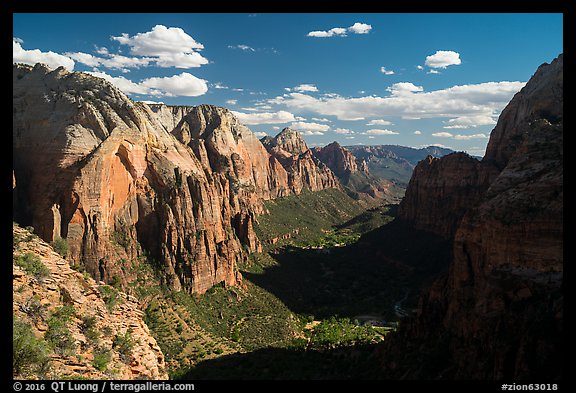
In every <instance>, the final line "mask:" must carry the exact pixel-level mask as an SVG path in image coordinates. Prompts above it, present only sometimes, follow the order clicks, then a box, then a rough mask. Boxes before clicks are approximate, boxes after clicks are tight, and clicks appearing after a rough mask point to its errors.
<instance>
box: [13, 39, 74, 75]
mask: <svg viewBox="0 0 576 393" xmlns="http://www.w3.org/2000/svg"><path fill="white" fill-rule="evenodd" d="M22 43H24V41H22V40H21V39H20V38H13V39H12V62H13V63H24V64H30V65H35V64H36V63H44V64H46V65H47V66H48V67H50V68H53V69H56V68H58V67H60V66H63V67H65V68H66V69H67V70H68V71H73V70H74V65H75V63H74V60H72V59H71V58H70V57H68V56H64V55H61V54H59V53H56V52H52V51H48V52H42V51H41V50H40V49H31V50H27V49H24V48H22Z"/></svg>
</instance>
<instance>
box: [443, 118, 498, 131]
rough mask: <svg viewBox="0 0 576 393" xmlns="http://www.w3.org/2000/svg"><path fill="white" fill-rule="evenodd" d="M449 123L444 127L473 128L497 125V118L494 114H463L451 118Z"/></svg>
mask: <svg viewBox="0 0 576 393" xmlns="http://www.w3.org/2000/svg"><path fill="white" fill-rule="evenodd" d="M447 123H448V124H449V125H447V126H444V127H443V128H472V127H478V126H491V125H495V124H496V120H495V119H494V118H493V117H492V116H482V115H479V116H461V117H457V118H455V119H450V120H448V122H447Z"/></svg>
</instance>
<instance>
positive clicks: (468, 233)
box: [384, 55, 564, 380]
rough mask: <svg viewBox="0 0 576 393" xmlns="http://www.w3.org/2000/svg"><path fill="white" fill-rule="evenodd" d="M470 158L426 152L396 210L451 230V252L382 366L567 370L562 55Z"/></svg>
mask: <svg viewBox="0 0 576 393" xmlns="http://www.w3.org/2000/svg"><path fill="white" fill-rule="evenodd" d="M472 160H473V159H471V158H470V157H467V156H465V155H462V154H460V153H459V154H457V155H449V156H446V157H443V158H441V159H439V160H437V159H431V158H428V159H427V160H426V161H425V162H423V163H420V164H419V165H418V168H417V169H418V170H417V171H415V173H414V177H413V179H412V180H411V182H410V186H409V188H408V190H407V192H406V197H407V199H406V202H405V203H404V202H403V206H401V209H400V210H401V211H400V217H401V218H402V219H404V220H406V221H408V222H411V223H412V224H413V225H415V226H419V227H420V228H425V229H426V230H428V231H430V232H433V233H437V234H441V235H443V236H445V237H448V238H453V243H454V246H453V261H452V263H451V267H450V271H449V274H448V275H447V276H445V277H443V278H442V279H439V280H438V281H436V283H435V284H434V285H433V286H432V288H431V289H430V290H429V291H428V292H427V293H425V294H423V296H422V297H421V299H420V305H419V308H418V313H417V315H416V317H415V318H413V319H411V320H409V321H407V322H406V324H405V327H404V328H403V329H401V331H400V333H399V334H398V336H396V337H395V338H394V339H392V340H389V342H388V343H387V344H386V346H385V353H386V357H387V358H388V359H395V360H385V361H384V366H385V369H386V370H387V372H388V373H390V375H391V376H396V377H400V378H410V379H412V378H415V379H421V378H426V379H430V378H432V379H436V378H446V379H507V380H520V379H528V378H530V379H534V378H546V379H558V378H561V377H562V372H563V371H562V368H563V362H562V361H563V360H562V359H563V356H562V350H563V345H564V344H563V342H562V337H563V327H562V319H563V294H562V282H563V56H562V55H560V56H559V57H558V58H557V59H555V60H554V61H552V63H551V64H543V65H541V66H540V67H539V68H538V70H537V71H536V73H535V74H534V76H533V77H532V78H531V79H530V80H529V81H528V83H527V84H526V86H525V87H524V88H523V89H522V90H521V91H520V92H518V93H517V94H516V95H515V96H514V98H513V99H512V100H511V102H510V103H509V104H508V106H507V107H506V108H505V109H504V110H503V111H502V114H501V115H500V118H499V120H498V123H497V125H496V127H495V128H494V130H493V132H492V134H491V136H490V141H489V144H488V148H487V151H486V155H485V156H484V158H483V159H482V161H475V160H474V161H472ZM448 194H452V195H453V196H452V197H450V196H449V195H448ZM437 201H440V202H442V203H438V202H437ZM466 201H468V205H467V203H466ZM439 209H444V210H446V211H453V212H454V213H455V214H453V215H451V214H446V213H444V212H439V211H438V210H439ZM435 221H436V222H435ZM392 354H394V355H396V354H397V355H398V357H395V356H392ZM415 356H417V357H418V359H419V360H418V362H415V360H414V359H415Z"/></svg>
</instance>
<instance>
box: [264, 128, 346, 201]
mask: <svg viewBox="0 0 576 393" xmlns="http://www.w3.org/2000/svg"><path fill="white" fill-rule="evenodd" d="M261 142H262V144H263V145H264V146H265V148H266V149H267V150H268V152H269V153H270V155H271V156H272V157H273V159H275V160H277V161H278V162H279V163H280V165H281V166H282V167H283V168H284V169H285V170H286V172H287V173H288V188H289V190H290V192H291V193H293V194H300V193H301V192H302V190H304V189H307V190H310V191H320V190H324V189H326V188H340V187H341V186H340V182H339V181H338V178H337V177H336V176H335V175H334V173H333V172H332V171H331V170H330V168H329V167H328V166H326V165H325V164H324V163H323V162H321V161H320V160H319V159H318V158H316V157H315V156H314V155H313V154H312V151H311V150H310V149H309V148H308V146H307V145H306V142H304V139H303V138H302V136H301V135H300V133H299V132H298V131H294V130H292V129H290V128H284V129H283V130H282V131H281V132H280V133H279V134H278V135H276V136H275V137H274V138H271V137H267V138H266V137H265V138H262V140H261Z"/></svg>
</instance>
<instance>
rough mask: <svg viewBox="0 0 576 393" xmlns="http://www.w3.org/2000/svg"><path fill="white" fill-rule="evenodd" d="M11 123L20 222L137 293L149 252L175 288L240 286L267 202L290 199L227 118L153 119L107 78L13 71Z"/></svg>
mask: <svg viewBox="0 0 576 393" xmlns="http://www.w3.org/2000/svg"><path fill="white" fill-rule="evenodd" d="M13 118H14V128H13V151H14V179H15V181H16V184H17V185H18V186H17V187H16V188H14V190H15V191H14V192H15V198H16V199H17V200H18V204H17V206H16V207H15V212H14V216H15V218H16V220H18V221H19V222H22V223H23V224H24V225H32V226H34V228H35V231H36V233H38V234H39V235H40V236H41V237H42V238H43V239H45V240H47V241H51V240H52V239H54V238H55V237H58V236H60V237H63V238H66V239H67V241H68V244H69V256H68V257H69V259H70V260H71V261H73V262H74V263H81V264H83V265H84V266H85V267H86V270H87V271H88V272H90V274H92V275H93V277H95V278H96V279H99V280H105V281H107V282H110V281H111V280H112V279H113V278H114V280H118V279H120V281H121V282H122V283H123V284H126V283H127V282H130V281H131V280H133V279H134V276H133V273H130V271H131V270H133V269H130V266H128V265H126V264H127V263H130V261H133V260H134V259H135V257H137V256H139V255H142V252H143V250H146V251H147V252H148V253H149V255H150V256H152V257H153V258H155V259H156V260H158V261H159V262H160V265H161V268H162V269H163V271H164V279H165V282H166V283H167V284H169V285H170V286H171V287H172V288H174V289H180V288H183V287H185V288H186V289H188V290H190V291H193V292H199V293H202V292H204V291H205V290H206V289H208V288H210V287H211V286H212V285H214V284H216V283H219V282H222V281H224V282H225V283H226V284H229V285H235V284H238V283H239V282H240V281H241V276H240V274H239V273H238V272H237V269H236V263H237V262H238V261H240V260H241V259H242V258H245V255H244V254H243V252H242V248H243V247H247V248H248V249H250V250H258V249H259V247H260V244H259V242H258V239H257V238H256V235H255V234H254V231H253V228H252V225H253V220H254V219H255V215H256V214H258V213H259V212H261V211H262V209H263V207H262V203H261V200H262V199H266V198H272V197H276V196H280V195H283V193H284V192H287V191H285V190H288V186H287V174H286V172H285V171H284V169H283V168H282V166H281V165H279V163H277V162H276V161H275V160H273V159H271V158H270V156H269V155H268V153H267V152H266V150H265V149H264V148H263V147H262V145H261V144H260V142H259V141H258V140H257V139H256V138H255V137H254V136H253V135H252V133H251V132H250V130H248V129H247V128H246V127H244V126H242V125H240V124H239V123H238V122H237V120H236V119H235V118H233V117H232V116H231V115H230V113H229V112H228V111H226V110H224V109H222V108H214V107H209V106H202V107H199V108H187V107H177V108H171V109H168V108H163V109H162V110H155V111H154V110H151V109H150V108H149V107H148V106H147V105H146V104H143V103H134V102H132V101H131V100H130V99H128V98H127V97H126V96H125V95H124V94H123V93H122V92H120V91H119V90H118V89H116V88H115V87H113V86H112V85H110V84H109V83H108V82H106V81H104V80H102V79H100V78H95V77H93V76H90V75H87V74H83V73H79V72H74V73H69V72H67V71H66V70H64V69H63V68H59V69H57V70H54V71H52V70H50V69H48V68H47V67H45V66H42V65H37V66H35V67H29V66H23V65H16V66H14V117H13ZM183 119H184V120H183ZM173 125H175V126H174V128H173V129H170V127H172V126H173ZM187 133H189V134H187ZM115 277H116V278H115Z"/></svg>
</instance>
